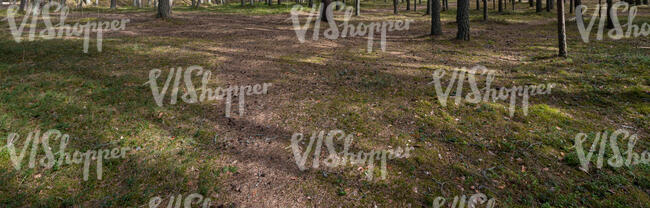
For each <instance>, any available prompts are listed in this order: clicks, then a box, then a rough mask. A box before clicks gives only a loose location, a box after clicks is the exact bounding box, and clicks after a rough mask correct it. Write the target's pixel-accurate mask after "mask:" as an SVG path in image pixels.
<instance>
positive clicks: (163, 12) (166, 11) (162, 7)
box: [157, 0, 172, 19]
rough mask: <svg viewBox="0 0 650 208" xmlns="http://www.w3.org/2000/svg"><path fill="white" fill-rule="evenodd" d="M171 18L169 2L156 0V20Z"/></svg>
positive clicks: (168, 0) (167, 0)
mask: <svg viewBox="0 0 650 208" xmlns="http://www.w3.org/2000/svg"><path fill="white" fill-rule="evenodd" d="M171 16H172V9H171V2H170V0H158V16H157V17H158V18H163V19H165V18H169V17H171Z"/></svg>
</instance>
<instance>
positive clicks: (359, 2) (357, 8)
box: [354, 0, 361, 16]
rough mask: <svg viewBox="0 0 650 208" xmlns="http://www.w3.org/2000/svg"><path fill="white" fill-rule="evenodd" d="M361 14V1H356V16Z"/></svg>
mask: <svg viewBox="0 0 650 208" xmlns="http://www.w3.org/2000/svg"><path fill="white" fill-rule="evenodd" d="M360 14H361V0H354V16H359V15H360Z"/></svg>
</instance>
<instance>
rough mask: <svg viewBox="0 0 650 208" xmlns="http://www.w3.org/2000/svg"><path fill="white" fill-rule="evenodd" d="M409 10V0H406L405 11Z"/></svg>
mask: <svg viewBox="0 0 650 208" xmlns="http://www.w3.org/2000/svg"><path fill="white" fill-rule="evenodd" d="M409 10H411V0H406V11H409Z"/></svg>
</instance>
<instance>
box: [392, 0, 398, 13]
mask: <svg viewBox="0 0 650 208" xmlns="http://www.w3.org/2000/svg"><path fill="white" fill-rule="evenodd" d="M393 14H397V0H393Z"/></svg>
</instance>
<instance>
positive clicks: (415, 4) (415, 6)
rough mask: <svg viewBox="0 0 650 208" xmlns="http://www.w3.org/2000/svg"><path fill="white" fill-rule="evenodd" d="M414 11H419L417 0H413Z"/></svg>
mask: <svg viewBox="0 0 650 208" xmlns="http://www.w3.org/2000/svg"><path fill="white" fill-rule="evenodd" d="M413 11H414V12H417V11H418V4H417V2H416V0H413Z"/></svg>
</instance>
